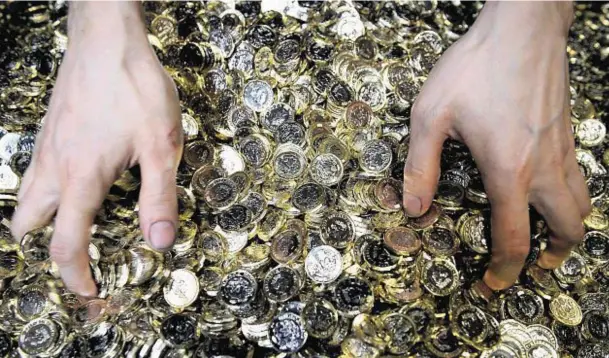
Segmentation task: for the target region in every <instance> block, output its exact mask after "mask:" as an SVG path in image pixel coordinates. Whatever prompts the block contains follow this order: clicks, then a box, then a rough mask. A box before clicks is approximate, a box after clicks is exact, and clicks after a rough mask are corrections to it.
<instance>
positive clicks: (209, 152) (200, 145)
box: [184, 140, 216, 168]
mask: <svg viewBox="0 0 609 358" xmlns="http://www.w3.org/2000/svg"><path fill="white" fill-rule="evenodd" d="M215 153H216V151H215V149H214V147H213V146H212V145H211V144H210V143H208V142H205V141H202V140H200V141H194V142H190V143H188V144H186V145H185V146H184V162H186V164H187V165H188V166H190V167H192V168H200V167H202V166H204V165H207V164H211V163H212V162H213V160H214V156H215Z"/></svg>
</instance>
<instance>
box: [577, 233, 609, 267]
mask: <svg viewBox="0 0 609 358" xmlns="http://www.w3.org/2000/svg"><path fill="white" fill-rule="evenodd" d="M580 249H581V253H582V254H583V255H584V256H585V257H587V258H589V259H592V260H595V261H598V262H599V263H605V262H609V236H608V235H607V234H605V233H603V232H600V231H589V232H587V233H586V234H584V239H583V241H582V242H581V244H580ZM577 262H578V263H579V261H577ZM574 265H575V263H574Z"/></svg>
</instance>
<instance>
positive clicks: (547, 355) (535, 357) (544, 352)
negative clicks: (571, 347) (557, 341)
mask: <svg viewBox="0 0 609 358" xmlns="http://www.w3.org/2000/svg"><path fill="white" fill-rule="evenodd" d="M527 353H528V356H529V357H530V358H558V357H559V356H558V352H557V351H556V350H555V349H554V347H552V345H550V344H549V343H547V342H544V341H537V342H532V343H531V344H530V345H529V346H528V347H527Z"/></svg>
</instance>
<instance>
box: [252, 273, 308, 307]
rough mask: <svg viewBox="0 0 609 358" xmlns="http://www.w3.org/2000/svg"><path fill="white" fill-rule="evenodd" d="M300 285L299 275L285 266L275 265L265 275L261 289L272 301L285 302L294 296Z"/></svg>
mask: <svg viewBox="0 0 609 358" xmlns="http://www.w3.org/2000/svg"><path fill="white" fill-rule="evenodd" d="M301 285H302V282H301V279H300V275H299V273H298V272H297V271H295V270H294V269H292V268H290V267H287V266H277V267H275V268H273V269H271V270H269V272H268V273H267V274H266V275H265V277H264V282H263V286H262V289H263V291H264V294H265V295H266V297H267V298H268V299H269V300H271V301H274V302H285V301H287V300H289V299H291V298H292V297H294V296H295V295H296V294H297V293H298V291H299V290H300V288H301Z"/></svg>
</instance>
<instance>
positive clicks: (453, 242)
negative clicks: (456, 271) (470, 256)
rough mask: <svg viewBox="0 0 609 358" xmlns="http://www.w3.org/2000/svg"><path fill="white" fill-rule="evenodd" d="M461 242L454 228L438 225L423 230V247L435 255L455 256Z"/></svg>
mask: <svg viewBox="0 0 609 358" xmlns="http://www.w3.org/2000/svg"><path fill="white" fill-rule="evenodd" d="M459 243H460V241H459V239H458V238H457V235H456V234H455V232H454V231H452V230H449V229H445V228H442V227H438V226H432V227H430V228H427V229H425V230H423V247H424V248H425V251H427V252H429V253H430V254H432V255H434V256H444V257H448V256H453V255H454V254H456V253H457V251H458V250H459Z"/></svg>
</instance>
